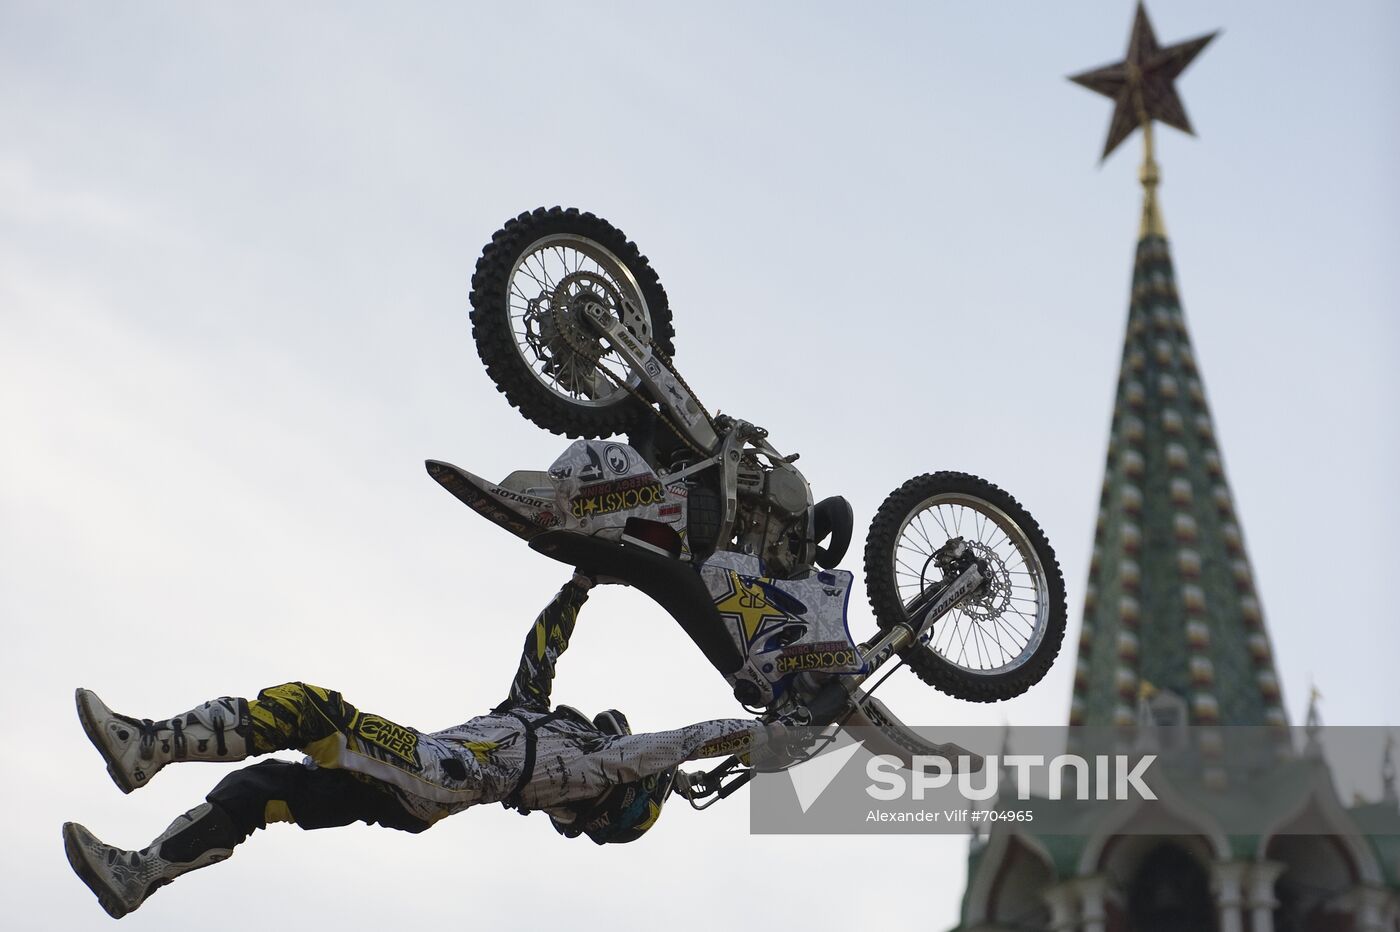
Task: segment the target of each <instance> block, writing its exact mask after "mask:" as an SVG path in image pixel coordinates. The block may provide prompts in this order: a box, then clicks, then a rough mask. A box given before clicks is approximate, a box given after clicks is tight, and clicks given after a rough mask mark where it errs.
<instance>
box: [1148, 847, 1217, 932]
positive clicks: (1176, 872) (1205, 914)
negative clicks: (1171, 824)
mask: <svg viewBox="0 0 1400 932" xmlns="http://www.w3.org/2000/svg"><path fill="white" fill-rule="evenodd" d="M1128 928H1129V929H1131V930H1132V932H1181V930H1183V929H1191V930H1193V932H1215V929H1216V913H1215V904H1214V902H1213V900H1212V898H1211V894H1210V878H1209V876H1207V874H1206V869H1205V868H1204V867H1203V866H1202V865H1201V864H1200V863H1199V862H1198V861H1197V860H1196V859H1195V858H1193V857H1192V856H1191V855H1190V854H1188V853H1186V851H1184V850H1183V849H1181V848H1179V847H1178V846H1176V845H1174V844H1171V843H1166V844H1163V845H1162V846H1161V847H1159V848H1157V849H1155V850H1154V851H1153V852H1152V853H1151V854H1149V855H1148V856H1147V857H1146V858H1145V859H1144V860H1143V862H1142V866H1141V867H1139V868H1138V872H1137V876H1135V877H1134V878H1133V881H1132V883H1131V884H1130V885H1129V887H1128Z"/></svg>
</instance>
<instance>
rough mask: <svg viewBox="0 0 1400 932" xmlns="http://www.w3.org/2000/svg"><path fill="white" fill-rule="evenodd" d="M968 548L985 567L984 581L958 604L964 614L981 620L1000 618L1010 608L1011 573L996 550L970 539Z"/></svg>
mask: <svg viewBox="0 0 1400 932" xmlns="http://www.w3.org/2000/svg"><path fill="white" fill-rule="evenodd" d="M967 547H968V549H969V550H971V551H972V552H973V554H975V555H976V557H977V559H978V560H979V561H980V562H981V564H982V565H983V566H985V567H986V568H987V570H986V572H985V573H983V574H982V575H983V576H985V577H986V581H985V582H983V583H982V585H981V586H979V587H978V589H977V591H976V592H975V593H973V594H972V595H970V596H968V597H967V598H965V599H963V600H962V602H961V603H960V604H959V605H958V608H959V609H961V610H962V613H963V614H964V615H967V616H968V617H970V618H977V619H980V620H983V621H990V620H992V619H994V618H1000V617H1001V616H1002V615H1004V614H1005V613H1006V612H1007V610H1008V609H1010V608H1011V573H1010V572H1009V571H1008V570H1007V569H1006V563H1005V561H1003V560H1002V558H1001V557H1000V556H998V555H997V553H996V551H994V550H992V549H991V548H990V547H988V546H987V545H986V544H983V543H982V542H981V541H971V542H969V543H968V545H967Z"/></svg>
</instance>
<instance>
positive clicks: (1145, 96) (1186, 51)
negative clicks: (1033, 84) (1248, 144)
mask: <svg viewBox="0 0 1400 932" xmlns="http://www.w3.org/2000/svg"><path fill="white" fill-rule="evenodd" d="M1216 35H1218V32H1212V33H1210V34H1208V35H1204V36H1199V37H1197V38H1195V39H1188V40H1187V41H1185V42H1178V43H1177V44H1176V45H1169V46H1167V47H1166V48H1162V47H1161V46H1159V45H1158V44H1157V35H1156V34H1155V33H1154V32H1153V31H1152V22H1151V21H1150V20H1149V19H1148V18H1147V10H1146V8H1144V7H1143V5H1142V3H1141V2H1139V3H1138V7H1137V16H1136V17H1134V19H1133V31H1132V35H1131V36H1130V37H1129V39H1128V54H1127V55H1126V56H1125V57H1124V59H1123V60H1122V61H1121V62H1119V63H1118V64H1116V65H1105V66H1104V67H1102V68H1095V69H1093V70H1092V71H1085V72H1084V73H1082V74H1076V75H1071V76H1070V80H1071V81H1073V82H1074V83H1076V84H1080V85H1083V86H1084V87H1087V88H1088V89H1089V90H1091V91H1096V92H1098V93H1100V94H1103V95H1104V96H1105V97H1111V98H1113V104H1114V106H1113V119H1112V120H1111V121H1110V122H1109V124H1108V141H1107V142H1106V143H1104V147H1103V158H1105V159H1106V158H1108V155H1109V153H1110V152H1112V151H1113V150H1114V149H1116V148H1117V147H1118V144H1119V143H1121V142H1122V141H1123V140H1124V139H1127V138H1128V136H1129V135H1130V134H1131V133H1132V131H1133V130H1135V129H1137V128H1138V127H1139V126H1141V125H1143V124H1144V123H1146V122H1147V121H1149V120H1156V121H1158V122H1159V123H1165V124H1167V125H1168V126H1174V127H1176V128H1177V129H1179V130H1181V131H1182V132H1185V133H1190V134H1191V135H1195V133H1194V132H1193V131H1192V129H1191V121H1190V120H1188V119H1187V118H1186V108H1185V107H1183V106H1182V104H1181V97H1179V96H1178V95H1177V93H1176V87H1175V85H1174V84H1173V82H1174V81H1175V80H1176V79H1177V77H1178V76H1180V74H1181V73H1182V72H1183V71H1185V70H1186V66H1187V65H1189V64H1191V61H1192V59H1194V58H1195V57H1196V56H1197V55H1199V54H1200V52H1201V50H1202V49H1204V48H1205V47H1206V45H1207V44H1209V43H1210V40H1211V39H1214V38H1215V37H1216Z"/></svg>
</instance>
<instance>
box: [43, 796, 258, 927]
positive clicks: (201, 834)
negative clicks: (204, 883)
mask: <svg viewBox="0 0 1400 932" xmlns="http://www.w3.org/2000/svg"><path fill="white" fill-rule="evenodd" d="M245 837H247V836H246V835H244V834H241V833H240V832H239V830H238V828H237V827H236V826H235V825H234V821H233V819H232V817H231V816H230V815H229V813H228V811H227V810H225V809H224V808H223V807H222V806H219V805H217V804H215V803H209V802H206V803H202V804H200V805H198V806H196V807H195V808H193V809H191V810H190V811H189V812H186V813H185V814H184V815H182V816H179V817H178V818H176V819H175V821H174V822H172V823H170V827H169V828H167V829H166V830H165V831H164V832H162V833H161V834H160V835H159V836H157V837H156V840H155V841H153V842H151V843H150V844H149V845H147V846H146V847H145V848H142V849H141V850H140V851H126V850H124V849H122V848H116V847H113V846H112V845H109V844H106V843H104V842H102V841H100V840H99V839H98V838H97V836H95V835H93V834H92V832H89V831H88V830H87V829H86V828H84V827H83V826H81V825H79V824H77V823H76V822H65V823H64V824H63V850H64V851H65V852H66V853H67V855H68V863H69V864H71V865H72V866H73V870H75V871H76V872H77V873H78V876H79V877H81V878H82V880H83V882H84V883H86V884H87V885H88V887H89V888H91V890H92V892H93V893H95V894H97V901H98V902H99V903H101V904H102V908H103V909H105V910H106V911H107V914H108V915H110V916H111V917H112V918H114V919H120V918H121V917H122V916H125V915H126V914H127V913H129V912H131V911H132V910H133V909H135V908H136V907H138V906H140V905H141V904H142V902H144V901H145V899H146V897H148V896H150V895H151V894H152V893H154V892H155V891H156V890H157V889H159V888H160V887H163V886H165V885H166V884H168V883H170V882H171V881H172V880H174V879H175V878H176V877H179V876H180V875H181V874H184V873H187V872H189V871H192V870H195V869H196V868H200V867H205V866H207V865H209V864H214V863H216V862H218V861H222V860H224V859H225V858H227V857H228V856H229V855H230V854H232V853H233V846H234V845H236V844H238V843H239V842H240V841H242V840H243V839H244V838H245Z"/></svg>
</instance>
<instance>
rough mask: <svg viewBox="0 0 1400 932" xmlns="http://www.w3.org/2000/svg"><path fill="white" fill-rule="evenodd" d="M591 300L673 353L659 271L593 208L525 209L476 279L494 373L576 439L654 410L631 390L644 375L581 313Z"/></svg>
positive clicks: (484, 352)
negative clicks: (585, 210)
mask: <svg viewBox="0 0 1400 932" xmlns="http://www.w3.org/2000/svg"><path fill="white" fill-rule="evenodd" d="M590 302H591V303H597V304H601V305H603V306H604V307H605V308H607V310H608V311H609V312H610V313H612V314H613V316H614V317H616V318H617V319H619V320H621V321H622V323H623V324H624V325H625V326H626V327H627V329H628V330H629V331H630V332H631V333H632V335H633V336H635V337H636V338H637V339H638V340H639V341H641V342H642V343H643V344H644V345H649V346H652V347H655V348H657V349H659V350H660V351H661V352H663V353H665V354H666V355H668V356H669V355H670V354H671V353H672V352H673V347H672V344H671V338H672V333H673V331H672V329H671V309H670V307H669V306H668V304H667V301H666V291H665V289H663V288H662V287H661V282H660V280H659V279H658V278H657V276H656V273H655V272H654V271H652V268H651V266H650V265H649V264H648V263H647V259H646V257H645V256H643V255H642V254H641V253H640V252H639V251H638V250H637V246H636V244H634V243H632V242H631V241H630V240H628V239H627V237H626V236H625V235H624V234H623V233H622V231H621V230H618V229H617V228H616V227H614V226H613V225H612V224H610V223H608V222H607V221H606V220H603V219H601V218H599V217H595V216H594V215H593V214H588V213H580V212H579V211H578V210H576V209H574V208H569V209H568V210H565V209H563V208H560V207H552V208H548V209H546V208H543V207H541V208H539V209H537V210H534V211H531V212H529V213H523V214H521V215H520V216H518V217H516V218H515V219H514V220H511V221H510V222H508V223H507V224H506V225H505V226H504V227H503V228H502V229H501V230H499V231H498V232H497V233H496V235H495V236H493V237H492V238H491V243H490V245H488V246H487V247H486V248H485V249H484V250H483V251H482V254H481V258H480V259H479V260H478V261H477V263H476V273H475V274H474V275H473V276H472V292H471V303H472V312H471V320H472V338H473V339H474V340H475V342H476V349H477V352H478V353H479V354H480V356H481V361H482V362H483V363H485V364H486V372H487V375H489V376H490V377H491V381H492V382H494V383H495V384H496V388H497V389H498V390H500V392H501V393H502V394H504V395H505V396H506V400H507V401H509V402H510V403H511V405H512V406H514V407H516V408H518V409H520V413H521V414H523V415H524V416H525V417H527V418H529V419H530V420H531V421H533V422H534V423H535V424H537V425H538V426H540V427H543V428H544V429H545V430H548V431H551V432H553V433H556V434H564V435H566V436H570V437H607V436H610V435H612V434H617V433H623V432H625V431H628V430H630V429H632V428H634V427H636V426H637V425H638V424H639V423H640V422H641V421H642V420H643V419H645V418H646V417H648V416H649V414H648V409H647V406H646V405H645V404H644V403H643V402H642V401H641V400H639V399H638V398H637V397H636V396H635V395H634V394H633V393H632V391H635V390H637V389H638V386H639V385H640V379H639V378H638V377H637V376H636V374H635V373H632V372H631V371H629V369H628V366H627V364H626V363H625V362H624V361H623V358H622V357H621V356H620V355H618V353H617V352H616V351H614V350H613V349H612V348H611V346H609V345H608V344H607V342H606V341H604V340H603V339H602V338H601V337H600V336H598V334H597V332H596V330H594V329H593V328H592V327H591V326H590V325H589V324H588V323H587V322H586V321H585V320H584V319H583V318H582V308H583V306H584V305H585V304H587V303H590ZM629 389H630V390H629Z"/></svg>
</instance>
